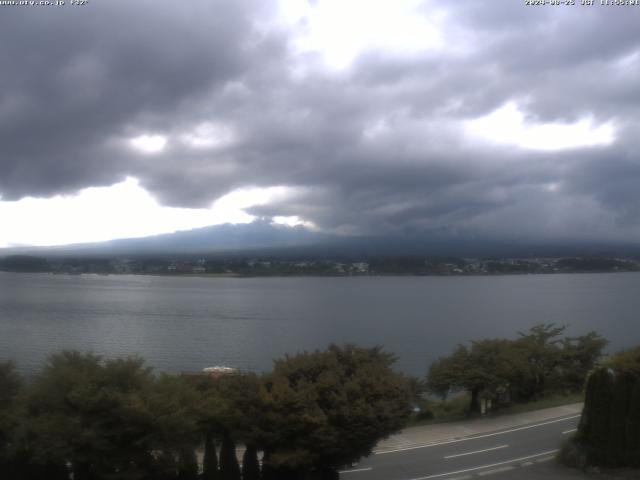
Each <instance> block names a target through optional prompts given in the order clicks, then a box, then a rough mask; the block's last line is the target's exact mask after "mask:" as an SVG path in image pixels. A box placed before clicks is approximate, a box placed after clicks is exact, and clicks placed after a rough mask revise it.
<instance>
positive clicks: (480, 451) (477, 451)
mask: <svg viewBox="0 0 640 480" xmlns="http://www.w3.org/2000/svg"><path fill="white" fill-rule="evenodd" d="M508 446H509V445H500V446H499V447H492V448H485V449H484V450H476V451H475V452H466V453H457V454H455V455H448V456H446V457H444V458H456V457H464V456H465V455H473V454H474V453H482V452H490V451H492V450H500V449H501V448H507V447H508Z"/></svg>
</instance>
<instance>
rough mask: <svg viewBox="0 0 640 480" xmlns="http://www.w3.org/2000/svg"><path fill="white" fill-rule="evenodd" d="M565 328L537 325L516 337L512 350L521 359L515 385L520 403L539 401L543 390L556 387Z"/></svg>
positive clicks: (552, 325) (551, 324) (561, 358)
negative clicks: (516, 385)
mask: <svg viewBox="0 0 640 480" xmlns="http://www.w3.org/2000/svg"><path fill="white" fill-rule="evenodd" d="M565 329H566V326H562V327H556V326H555V324H553V323H549V324H545V323H541V324H539V325H536V326H534V327H532V328H530V329H529V331H528V332H527V333H520V338H519V339H518V340H516V348H517V349H518V350H519V352H520V353H521V355H523V366H524V370H523V371H522V374H521V377H520V379H519V381H518V391H517V393H518V394H519V397H520V399H522V400H530V399H533V398H537V397H539V396H540V395H541V394H542V393H543V392H544V391H545V390H546V389H549V388H553V387H557V386H558V382H556V383H555V384H554V383H553V382H554V381H557V380H558V379H559V376H558V375H557V373H558V367H560V366H561V365H562V362H563V359H564V355H563V351H562V348H561V343H562V340H561V339H560V338H559V337H560V335H562V333H564V331H565Z"/></svg>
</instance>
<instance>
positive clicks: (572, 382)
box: [560, 331, 608, 392]
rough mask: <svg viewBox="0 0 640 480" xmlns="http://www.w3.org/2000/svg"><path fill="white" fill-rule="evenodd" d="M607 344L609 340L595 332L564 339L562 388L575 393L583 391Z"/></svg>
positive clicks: (561, 366) (561, 367)
mask: <svg viewBox="0 0 640 480" xmlns="http://www.w3.org/2000/svg"><path fill="white" fill-rule="evenodd" d="M607 343H608V342H607V340H605V339H604V338H602V337H601V336H600V335H599V334H597V333H596V332H593V331H591V332H589V333H587V334H585V335H582V336H579V337H574V338H565V339H563V341H562V343H561V350H562V359H561V362H560V370H561V374H560V381H561V384H562V386H563V387H565V388H567V389H568V390H570V391H574V392H576V391H580V390H582V389H583V388H584V386H585V385H584V384H585V380H586V378H587V375H588V374H589V372H590V371H591V370H593V368H594V367H595V366H596V363H597V361H598V360H599V359H600V358H601V357H602V351H603V350H604V347H606V345H607Z"/></svg>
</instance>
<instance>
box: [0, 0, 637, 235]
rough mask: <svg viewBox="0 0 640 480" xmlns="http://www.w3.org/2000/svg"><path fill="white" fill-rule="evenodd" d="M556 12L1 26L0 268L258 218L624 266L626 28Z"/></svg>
mask: <svg viewBox="0 0 640 480" xmlns="http://www.w3.org/2000/svg"><path fill="white" fill-rule="evenodd" d="M52 3H53V2H52ZM577 3H578V4H577V5H573V6H565V5H561V6H552V5H544V6H526V5H525V2H524V1H514V0H491V1H478V0H456V1H455V2H451V1H445V0H424V1H419V0H393V1H391V0H368V1H364V0H280V1H276V0H272V1H266V0H190V1H189V2H162V1H160V2H159V1H157V0H153V1H151V0H89V1H88V2H87V4H86V5H72V4H71V2H70V1H67V2H66V4H65V5H50V6H32V5H0V247H3V246H16V245H62V244H69V243H79V242H91V241H101V240H108V239H113V238H124V237H139V236H146V235H153V234H158V233H164V232H172V231H176V230H184V229H190V228H197V227H203V226H207V225H214V224H220V223H226V222H230V223H243V222H250V221H252V220H254V219H257V218H260V219H268V220H269V219H270V220H271V221H273V222H276V223H284V224H287V225H300V224H302V225H305V226H307V227H309V228H312V229H315V230H318V231H324V232H331V233H337V234H343V235H360V234H366V235H369V234H376V235H400V236H407V235H409V236H410V235H429V234H431V233H434V234H435V233H437V234H438V235H442V234H451V235H457V236H472V237H473V236H483V237H487V236H493V237H496V238H499V239H503V240H522V239H531V240H542V241H557V240H597V241H616V242H619V241H622V242H638V241H640V188H639V187H640V155H639V153H638V152H640V148H639V147H640V135H639V133H640V132H639V129H640V82H639V81H638V79H640V29H639V28H638V27H639V26H640V7H637V6H602V5H600V4H599V2H596V3H598V4H596V5H593V6H583V5H580V1H579V0H578V2H577Z"/></svg>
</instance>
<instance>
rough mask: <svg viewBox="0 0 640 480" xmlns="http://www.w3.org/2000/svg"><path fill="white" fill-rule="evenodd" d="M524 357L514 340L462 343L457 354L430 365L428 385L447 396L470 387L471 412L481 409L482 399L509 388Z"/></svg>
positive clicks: (455, 352) (432, 390) (494, 396)
mask: <svg viewBox="0 0 640 480" xmlns="http://www.w3.org/2000/svg"><path fill="white" fill-rule="evenodd" d="M520 371H521V358H520V357H519V355H518V352H517V350H516V349H515V345H514V343H513V342H512V341H509V340H503V339H487V340H480V341H476V342H472V343H471V347H470V348H468V347H466V346H464V345H459V346H458V347H457V349H456V350H455V351H454V353H453V354H452V355H450V356H448V357H442V358H440V359H439V360H437V361H436V362H434V363H433V364H432V365H431V367H430V368H429V373H428V375H427V388H428V389H429V391H431V392H432V393H434V394H437V395H440V396H442V397H446V396H447V395H448V394H449V393H450V392H453V391H456V390H467V391H468V392H469V393H470V396H471V402H470V405H469V411H471V412H474V413H478V412H480V398H481V396H483V395H484V396H487V397H489V398H496V396H497V394H498V392H500V391H502V390H506V389H510V388H511V386H512V383H513V381H514V379H516V378H517V377H518V376H519V375H520V374H521V373H520Z"/></svg>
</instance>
